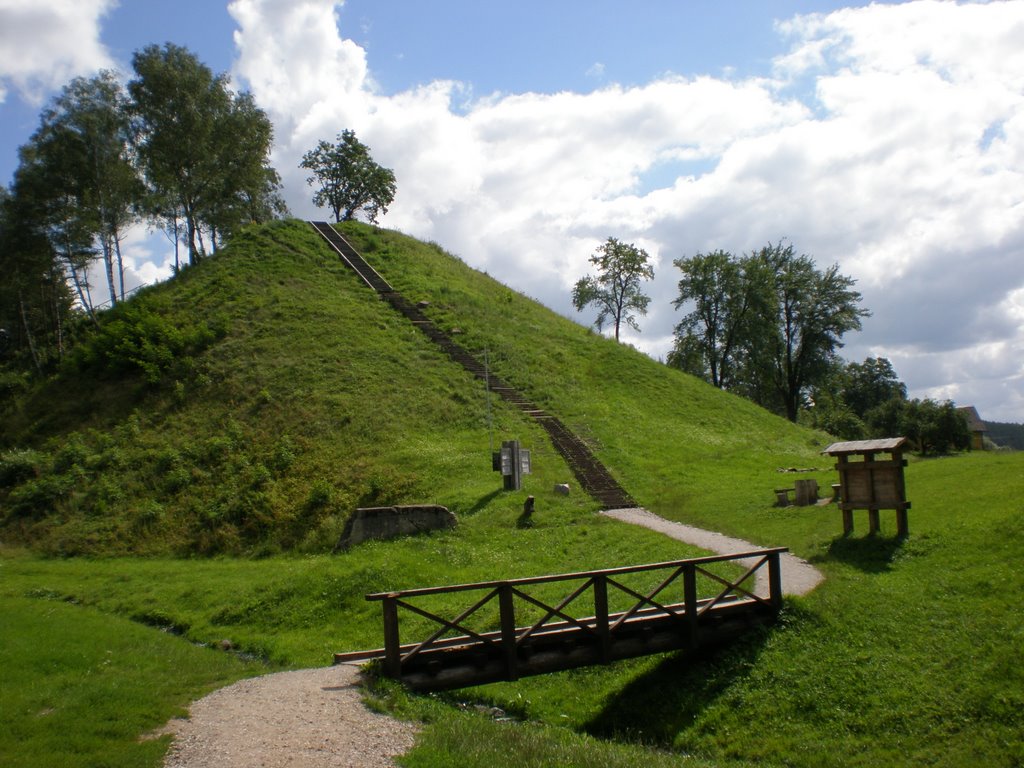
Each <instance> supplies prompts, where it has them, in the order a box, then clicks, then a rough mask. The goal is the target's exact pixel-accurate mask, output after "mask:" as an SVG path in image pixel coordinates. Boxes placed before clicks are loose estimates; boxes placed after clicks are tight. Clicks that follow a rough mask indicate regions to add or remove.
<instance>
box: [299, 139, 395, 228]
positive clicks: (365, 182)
mask: <svg viewBox="0 0 1024 768" xmlns="http://www.w3.org/2000/svg"><path fill="white" fill-rule="evenodd" d="M299 167H300V168H304V169H306V170H307V171H311V172H312V175H311V176H310V177H309V178H307V179H306V182H307V183H308V184H309V185H310V186H312V185H314V184H316V185H319V189H317V191H316V192H315V193H314V195H313V204H314V205H316V206H317V207H319V208H323V207H327V208H330V209H331V212H332V213H333V214H334V220H335V221H336V222H338V221H350V220H352V219H354V218H355V216H356V214H357V213H359V212H360V211H361V212H363V213H365V214H366V217H367V220H368V221H369V222H370V223H371V224H376V223H377V215H378V214H385V213H387V212H388V206H389V205H391V202H392V201H393V200H394V199H395V191H396V185H395V173H394V171H392V170H391V169H390V168H384V167H382V166H380V165H378V164H377V163H375V162H374V160H373V158H372V157H370V150H369V148H368V147H367V146H366V145H365V144H363V143H362V142H361V141H359V139H357V138H356V134H355V132H354V131H351V130H347V129H346V130H344V131H342V132H341V133H340V134H339V135H338V142H337V143H336V144H331V143H330V142H328V141H323V140H321V141H320V143H319V144H317V145H316V148H315V149H311V150H310V151H309V152H307V153H306V154H304V155H303V156H302V162H301V163H300V164H299Z"/></svg>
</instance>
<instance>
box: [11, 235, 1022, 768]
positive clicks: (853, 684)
mask: <svg viewBox="0 0 1024 768" xmlns="http://www.w3.org/2000/svg"><path fill="white" fill-rule="evenodd" d="M346 233H347V234H348V236H349V237H350V239H352V240H353V241H354V243H355V245H356V247H357V248H359V249H360V251H361V252H363V253H364V255H365V256H366V258H367V259H368V260H369V261H370V262H371V263H372V264H373V265H374V266H375V267H377V269H378V270H379V271H381V272H382V273H383V274H384V276H385V277H386V278H387V279H388V280H389V281H390V282H391V283H392V284H394V285H395V286H396V287H397V288H398V289H399V290H401V291H402V292H403V293H404V294H405V295H406V296H407V298H409V299H411V300H413V301H421V300H422V301H428V302H429V306H428V307H427V309H426V310H425V311H426V313H427V314H428V315H430V316H431V317H432V318H433V319H434V320H435V321H436V322H438V323H439V324H440V325H441V326H442V327H444V328H446V329H447V330H448V331H450V332H452V333H455V331H456V329H457V330H458V333H457V334H456V336H457V339H458V341H459V342H460V344H462V345H463V346H464V347H466V348H468V349H470V350H473V351H482V350H484V349H486V350H488V356H489V359H490V360H491V362H492V366H493V368H494V370H495V372H496V373H497V374H498V375H499V376H501V377H502V378H504V379H506V380H507V381H509V382H510V383H511V384H513V385H514V386H516V387H518V388H520V389H522V390H523V391H525V392H526V393H528V394H529V395H530V396H531V398H533V399H534V400H535V401H537V402H538V403H539V404H540V405H541V406H542V407H544V408H546V409H547V410H549V411H551V412H553V413H556V414H557V415H558V416H559V417H561V418H562V419H563V421H565V423H566V424H568V425H569V426H570V427H572V428H573V429H574V430H576V431H577V432H578V433H579V434H580V435H582V436H584V437H585V438H586V439H587V440H588V442H589V443H590V445H591V446H592V447H593V449H594V450H595V452H596V453H597V454H598V456H599V457H600V458H601V459H602V460H603V461H604V462H605V463H606V465H607V466H608V467H609V468H610V470H611V471H612V472H613V473H614V474H615V475H616V476H617V477H618V479H619V480H620V481H621V482H622V484H623V485H624V486H625V488H626V489H627V490H628V491H629V492H630V494H632V495H633V496H634V497H635V498H637V499H638V500H639V501H640V502H641V503H643V504H644V505H646V506H648V507H649V508H651V509H652V510H654V511H656V512H658V513H659V514H662V515H664V516H666V517H671V518H675V519H680V520H684V521H686V522H694V523H699V524H704V525H706V526H708V527H712V528H716V529H718V530H723V531H726V532H728V533H733V534H737V535H741V536H743V537H745V538H748V539H751V540H754V541H757V542H759V543H763V544H770V545H785V546H789V547H790V548H791V549H793V550H794V551H796V552H798V553H799V554H801V555H803V556H805V557H808V558H809V559H811V560H812V561H813V562H814V563H815V564H816V565H817V566H818V567H820V568H821V569H822V570H823V571H824V572H825V574H826V577H827V578H826V581H825V583H824V584H823V585H822V586H820V587H819V588H818V589H817V590H815V592H813V593H812V594H811V595H809V596H808V597H806V598H802V599H794V600H789V601H787V606H786V609H785V611H784V615H783V620H782V622H781V623H780V625H779V626H777V627H775V628H773V629H772V630H769V631H765V632H761V633H757V634H755V635H752V636H751V637H749V638H748V639H747V640H745V641H743V642H740V643H737V644H736V645H734V646H731V647H729V648H725V649H722V650H720V651H718V652H716V653H705V654H701V655H692V654H685V653H680V654H669V655H661V656H653V657H647V658H643V659H637V660H632V661H628V662H622V663H617V664H614V665H611V666H609V667H600V668H591V669H586V670H577V671H573V672H566V673H559V674H557V675H549V676H544V677H537V678H532V679H528V680H524V681H520V682H518V683H515V684H511V683H509V684H500V685H492V686H484V687H480V688H476V689H468V690H464V691H459V692H455V693H454V694H451V695H448V696H410V695H408V694H405V693H404V692H402V691H401V690H399V689H398V688H396V687H395V686H392V685H387V684H382V685H380V686H379V687H378V688H376V689H375V690H374V691H373V692H372V697H373V699H374V702H375V703H376V704H377V705H379V706H381V707H385V708H387V709H390V710H391V711H393V712H397V713H399V714H401V715H403V716H409V717H416V718H419V719H421V720H423V721H424V722H425V723H426V726H425V730H424V733H423V735H422V737H421V739H420V742H419V744H418V746H417V748H416V749H415V750H414V752H413V753H412V754H410V755H409V756H408V757H407V758H405V760H406V762H405V763H404V764H405V765H407V766H410V767H425V766H460V768H472V766H488V768H490V767H500V766H516V767H517V768H519V767H520V766H549V765H559V766H631V765H638V764H644V765H650V766H652V767H654V766H657V767H659V768H660V766H668V765H673V766H677V765H688V766H708V765H716V766H733V767H738V766H748V765H754V764H757V765H799V766H815V767H817V766H847V765H858V766H876V765H878V766H890V765H922V766H923V765H929V766H931V765H944V766H960V765H965V764H970V765H991V766H1013V765H1020V764H1022V763H1024V740H1022V737H1021V734H1022V733H1024V714H1022V713H1024V698H1022V694H1021V691H1024V672H1022V671H1021V670H1022V668H1021V666H1020V664H1019V659H1020V658H1021V657H1022V655H1024V634H1022V631H1021V627H1020V621H1019V611H1018V610H1017V608H1016V605H1015V603H1014V600H1015V599H1016V598H1015V596H1016V595H1017V594H1019V593H1020V591H1021V590H1022V589H1024V576H1022V575H1021V572H1020V569H1019V568H1017V567H1016V563H1017V562H1018V561H1019V560H1020V557H1021V555H1022V554H1024V544H1022V535H1024V530H1022V528H1021V520H1024V507H1022V506H1021V501H1020V500H1021V499H1022V498H1024V454H1011V453H1001V454H994V455H983V454H972V455H965V456H957V457H950V458H944V459H932V460H927V461H916V460H915V461H912V463H911V465H910V466H909V467H908V469H907V485H908V492H909V496H910V498H911V500H912V501H913V509H912V510H911V513H910V530H911V535H910V537H909V538H908V539H907V540H905V541H900V540H897V539H895V538H893V533H894V522H893V520H892V519H891V516H889V515H886V514H885V513H883V515H882V518H883V530H882V536H881V537H865V536H863V530H864V528H865V527H866V522H865V521H864V520H863V519H862V518H858V519H857V532H856V534H855V535H854V536H853V537H852V538H843V537H842V536H841V535H840V531H841V524H840V520H839V514H838V512H837V511H836V510H835V509H834V508H788V509H777V508H773V507H772V502H773V501H774V496H773V494H772V493H771V490H772V488H774V487H776V486H778V485H779V484H780V482H785V481H784V480H780V476H779V475H778V474H777V469H778V468H780V467H793V466H795V467H804V468H806V467H818V468H820V470H821V471H819V472H817V473H812V474H810V475H804V476H809V477H817V478H818V479H819V482H820V483H827V482H831V481H832V479H834V477H833V476H834V473H833V472H832V471H831V470H830V469H828V466H829V464H830V463H831V462H828V461H826V460H825V459H823V458H822V457H820V456H819V455H818V451H819V450H820V448H821V447H822V446H823V445H824V444H825V443H826V442H828V438H827V437H826V436H824V435H821V434H817V433H812V432H808V431H806V430H803V429H800V428H798V427H795V426H793V425H790V424H788V423H787V422H785V421H783V420H780V419H778V418H776V417H773V416H771V415H769V414H767V413H765V412H764V411H762V410H760V409H758V408H756V407H754V406H752V405H750V404H749V403H746V402H745V401H742V400H740V399H737V398H734V397H731V396H729V395H724V394H722V393H720V392H717V391H716V390H714V389H712V388H711V387H708V386H706V385H704V384H702V383H700V382H698V381H696V380H694V379H692V378H690V377H688V376H685V375H683V374H681V373H679V372H677V371H672V370H669V369H667V368H665V367H664V366H661V365H658V364H657V363H655V362H653V361H651V360H649V359H648V358H646V357H645V356H643V355H641V354H639V353H638V352H636V351H634V350H631V349H629V348H627V347H624V346H621V345H618V344H615V343H614V342H611V341H609V340H607V339H604V338H602V337H600V336H598V335H596V334H594V333H591V332H589V331H587V330H586V329H584V328H581V327H580V326H578V325H576V324H574V323H571V322H569V321H567V320H565V319H564V318H561V317H559V316H557V315H555V314H554V313H552V312H550V311H548V310H546V309H544V308H543V307H541V306H540V305H538V304H537V303H535V302H532V301H530V300H529V299H527V298H524V297H522V296H520V295H518V294H516V293H514V292H512V291H510V290H509V289H508V288H506V287H505V286H502V285H500V284H498V283H496V282H494V281H493V280H491V279H490V278H488V277H487V276H486V275H484V274H481V273H479V272H476V271H473V270H471V269H469V268H467V267H466V266H465V265H464V264H462V263H461V262H460V261H459V260H458V259H456V258H453V257H451V256H449V255H446V254H444V253H443V252H442V251H441V250H440V249H439V248H437V247H435V246H433V245H428V244H423V243H419V242H416V241H414V240H411V239H409V238H406V237H403V236H401V235H399V234H396V233H392V232H385V231H379V230H375V229H372V228H369V227H365V226H362V225H347V227H346ZM491 409H492V410H491V412H490V417H491V419H492V420H493V439H494V440H495V441H500V440H502V439H510V438H515V437H518V438H519V439H521V440H522V441H523V443H524V445H525V447H528V448H530V449H531V450H532V451H533V459H534V460H533V465H534V473H535V474H533V475H531V476H529V477H527V478H526V485H525V487H524V489H523V491H522V492H515V493H513V492H502V491H500V490H499V489H500V486H501V482H500V478H499V477H498V476H497V474H495V473H493V472H492V471H491V467H490V450H491V448H490V440H491V432H490V430H489V429H488V408H487V401H486V398H485V396H484V392H483V391H482V388H481V386H480V384H479V382H478V381H476V380H475V379H473V378H472V377H471V376H469V375H468V374H466V373H465V372H464V371H463V370H462V369H461V368H459V367H457V366H455V365H453V364H452V363H451V362H450V361H449V360H448V359H447V358H445V357H444V356H442V354H441V353H440V352H438V351H437V350H436V349H435V348H434V347H433V346H431V344H430V343H429V342H428V341H427V340H426V338H425V337H424V336H423V335H422V334H420V333H419V332H418V331H416V330H415V329H413V328H412V327H411V326H410V325H409V323H408V321H406V320H404V319H402V318H400V317H399V316H398V315H397V314H396V313H394V312H393V311H392V310H390V309H389V308H388V307H387V306H386V305H385V304H384V303H383V302H381V301H379V300H378V299H377V298H376V297H375V296H374V295H373V294H372V292H370V291H369V290H368V289H367V288H365V287H364V286H363V285H362V284H361V283H359V282H358V281H357V279H356V278H355V276H354V275H352V274H350V273H349V272H347V271H346V270H345V269H343V268H342V267H341V265H340V264H339V263H338V262H337V260H336V259H335V257H333V256H332V255H331V253H330V252H329V251H328V250H327V249H326V248H325V247H324V246H323V245H322V244H321V241H320V240H319V237H318V236H317V235H316V234H315V233H314V232H313V231H312V230H311V229H309V228H308V227H307V226H306V225H304V224H302V223H299V222H279V223H275V224H272V225H268V226H264V227H258V228H254V229H252V230H250V231H248V232H247V233H246V234H245V235H244V236H242V237H240V238H238V239H237V240H236V241H235V242H234V243H232V244H231V246H230V247H229V248H227V249H225V250H224V251H223V252H222V253H220V254H218V255H217V256H216V257H215V258H212V259H210V260H208V261H206V262H204V263H202V264H200V265H199V266H198V267H196V268H193V269H189V270H186V271H185V272H184V273H183V274H182V275H181V276H180V277H178V278H177V279H175V280H173V281H171V282H169V283H167V284H164V285H160V286H155V287H153V288H150V289H147V290H146V291H143V292H142V293H141V295H139V296H138V297H137V298H135V299H134V300H133V301H132V302H130V303H129V304H128V305H126V306H125V307H123V308H122V309H121V310H118V311H117V312H115V313H111V314H109V315H108V316H106V317H105V318H104V326H103V331H102V332H101V333H100V334H99V335H98V336H97V337H96V339H95V340H94V341H93V342H92V344H91V345H90V346H89V347H87V348H85V349H83V351H82V352H80V353H79V357H78V358H77V359H76V361H75V364H74V365H73V366H69V368H68V369H67V370H66V371H64V372H63V373H62V374H61V375H60V376H58V377H57V378H55V379H54V380H52V381H49V382H47V383H46V384H45V385H44V386H42V387H41V388H40V389H39V390H37V391H34V392H32V393H31V395H30V396H29V397H28V398H26V399H25V400H24V401H23V402H19V403H18V404H16V407H14V408H12V409H10V410H8V412H6V413H5V414H4V418H3V426H2V427H0V445H2V460H0V510H2V511H0V515H2V518H3V524H2V529H0V541H2V542H3V543H2V545H0V612H2V615H3V616H4V620H3V621H2V622H0V670H3V672H2V673H0V674H2V675H3V677H2V685H0V709H2V711H3V712H4V713H5V723H6V725H7V726H8V727H7V728H6V729H5V730H4V731H0V764H4V765H8V764H10V765H20V766H36V765H38V766H48V765H53V764H61V765H73V766H79V765H80V766H87V765H98V764H103V765H109V766H157V765H159V764H160V759H161V758H160V756H161V754H162V752H163V750H164V749H165V748H166V745H167V741H166V739H163V740H157V741H140V740H139V736H140V735H141V734H143V733H145V732H147V731H148V730H150V729H152V728H155V727H157V726H159V725H160V724H162V723H163V722H164V721H166V719H167V718H169V717H171V716H173V715H174V714H180V713H181V711H182V709H183V708H184V707H185V706H186V705H187V703H188V701H189V700H191V699H192V698H194V697H196V696H198V695H200V694H201V693H203V692H204V691H207V690H210V689H211V688H213V687H216V686H219V685H222V684H224V683H225V682H226V681H230V680H232V679H237V678H239V677H243V676H249V675H253V674H258V673H260V672H264V671H268V670H273V669H281V668H286V667H300V666H312V665H323V664H326V663H328V662H329V659H330V654H331V653H332V652H333V651H338V650H352V649H356V648H366V647H376V646H379V645H380V637H381V635H380V632H381V630H380V616H379V613H378V611H379V607H378V606H377V605H376V604H371V603H368V602H366V601H365V600H364V599H363V595H365V594H366V593H368V592H374V591H380V590H387V589H396V588H407V587H414V586H423V585H427V584H441V583H455V582H465V581H475V580H480V579H484V578H499V577H506V576H523V575H536V574H540V573H546V572H561V571H569V570H576V569H587V568H597V567H608V566H615V565H624V564H630V563H639V562H650V561H658V560H668V559H675V558H679V557H685V556H688V555H690V554H696V553H695V552H694V551H693V550H692V549H691V548H688V547H685V546H682V545H680V544H678V543H677V542H672V541H669V540H667V539H665V538H664V537H662V536H659V535H657V534H654V533H652V532H649V531H646V530H642V529H636V528H633V527H630V526H626V525H623V524H620V523H616V522H614V521H611V520H607V519H605V518H602V517H600V516H597V515H594V514H593V512H594V511H595V510H596V505H595V504H594V503H593V502H591V501H590V500H589V499H588V498H586V497H584V496H582V495H581V494H580V493H579V492H578V491H577V492H574V493H573V494H572V495H570V496H569V497H562V496H558V495H555V494H554V493H552V492H551V487H552V485H553V484H554V483H555V482H563V481H566V480H571V478H570V474H569V470H568V469H567V468H566V467H565V465H564V464H563V463H562V461H561V459H560V458H559V457H558V455H557V454H556V453H555V452H554V451H553V449H552V448H551V446H550V444H549V443H548V442H547V438H546V435H545V433H544V432H543V431H542V430H540V429H538V428H537V427H536V426H535V425H533V424H531V423H530V422H528V421H526V420H524V419H523V417H522V415H521V414H519V413H518V412H517V411H514V410H512V409H510V408H508V407H506V406H504V405H502V404H501V403H500V402H499V401H498V400H497V399H494V400H493V401H492V402H491ZM786 484H789V483H786ZM528 493H529V494H534V495H535V496H536V498H537V511H536V513H535V515H534V521H533V525H531V526H528V527H524V526H522V525H519V524H517V522H518V521H517V519H518V516H519V513H520V511H521V509H522V502H523V498H524V497H525V495H526V494H528ZM384 502H436V503H441V504H445V505H447V506H449V507H450V508H451V509H452V510H453V511H454V512H455V513H456V514H457V515H458V517H459V526H458V527H457V528H456V529H454V530H451V531H445V532H439V533H435V534H432V535H430V536H425V537H414V538H407V539H403V540H398V541H394V542H387V543H383V542H374V543H370V544H367V545H364V546H360V547H357V548H354V549H353V550H352V551H349V552H346V553H344V554H341V555H336V556H332V555H329V554H324V553H325V552H327V551H328V550H329V549H330V548H331V546H333V544H334V541H335V539H336V537H337V535H338V533H339V532H340V529H341V526H342V524H343V521H344V518H345V515H346V514H348V512H349V511H350V510H351V509H352V508H353V507H354V506H357V505H362V504H371V503H384ZM70 554H80V555H88V557H50V555H70ZM104 555H105V556H106V557H103V556H104ZM111 555H116V556H115V557H111ZM197 555H209V556H208V557H197ZM238 555H242V556H241V557H240V556H238ZM254 556H258V557H254ZM224 640H227V641H229V645H230V646H231V648H232V649H233V651H234V652H232V653H224V652H223V651H220V650H216V648H218V647H220V646H223V645H224V643H223V642H222V641H224ZM474 705H484V706H483V707H479V709H480V710H482V711H477V708H476V707H475V706H474ZM490 706H498V707H500V708H502V709H503V710H504V711H506V712H508V713H511V714H513V715H514V716H516V717H517V718H519V719H520V720H523V721H526V722H520V723H505V722H495V721H494V720H492V719H491V718H490V717H489V716H488V715H487V714H486V712H487V707H490Z"/></svg>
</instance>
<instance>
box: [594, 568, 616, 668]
mask: <svg viewBox="0 0 1024 768" xmlns="http://www.w3.org/2000/svg"><path fill="white" fill-rule="evenodd" d="M594 618H595V620H596V622H597V637H598V642H599V643H600V644H601V663H602V664H607V663H608V662H609V661H611V660H612V654H611V650H612V637H611V633H610V632H609V631H608V577H607V576H605V575H604V574H603V573H599V574H597V575H595V576H594Z"/></svg>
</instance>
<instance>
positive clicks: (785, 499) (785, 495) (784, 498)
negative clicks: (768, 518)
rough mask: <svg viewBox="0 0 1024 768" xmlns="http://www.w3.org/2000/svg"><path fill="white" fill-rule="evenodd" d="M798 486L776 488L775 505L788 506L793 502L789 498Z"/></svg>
mask: <svg viewBox="0 0 1024 768" xmlns="http://www.w3.org/2000/svg"><path fill="white" fill-rule="evenodd" d="M795 491H796V488H776V489H775V506H777V507H788V506H790V505H791V504H792V503H793V502H792V501H790V499H789V494H791V493H794V492H795Z"/></svg>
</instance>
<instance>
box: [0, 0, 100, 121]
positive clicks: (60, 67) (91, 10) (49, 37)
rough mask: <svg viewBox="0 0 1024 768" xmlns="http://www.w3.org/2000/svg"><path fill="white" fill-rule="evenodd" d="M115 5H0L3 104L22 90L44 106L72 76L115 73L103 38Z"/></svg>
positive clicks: (94, 0)
mask: <svg viewBox="0 0 1024 768" xmlns="http://www.w3.org/2000/svg"><path fill="white" fill-rule="evenodd" d="M114 5H115V0H0V103H3V102H4V101H6V99H7V94H8V92H9V91H10V90H11V89H13V90H15V91H17V92H18V93H19V94H20V95H21V97H22V98H24V99H25V100H26V101H28V102H30V103H33V104H39V103H41V101H42V99H43V98H44V96H45V95H46V93H47V92H49V91H52V90H53V89H55V88H59V87H60V86H61V85H63V84H64V83H66V82H67V81H68V80H70V79H71V78H73V77H76V76H78V75H89V74H92V73H93V72H95V71H96V70H98V69H102V68H105V67H106V68H111V67H113V62H112V60H111V58H110V56H109V55H108V53H107V51H106V49H105V48H104V46H103V45H102V44H101V43H100V39H99V24H100V20H101V18H102V17H103V16H104V15H105V14H106V13H107V12H108V11H109V10H111V9H112V8H113V7H114Z"/></svg>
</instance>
